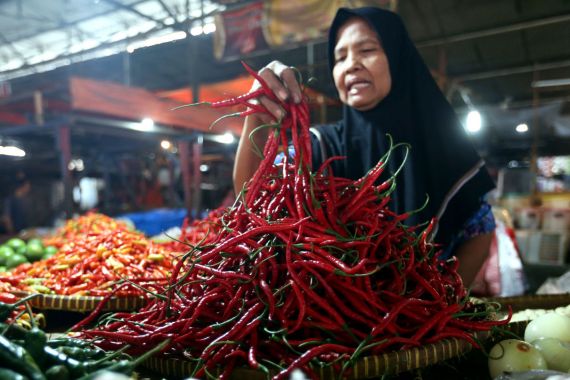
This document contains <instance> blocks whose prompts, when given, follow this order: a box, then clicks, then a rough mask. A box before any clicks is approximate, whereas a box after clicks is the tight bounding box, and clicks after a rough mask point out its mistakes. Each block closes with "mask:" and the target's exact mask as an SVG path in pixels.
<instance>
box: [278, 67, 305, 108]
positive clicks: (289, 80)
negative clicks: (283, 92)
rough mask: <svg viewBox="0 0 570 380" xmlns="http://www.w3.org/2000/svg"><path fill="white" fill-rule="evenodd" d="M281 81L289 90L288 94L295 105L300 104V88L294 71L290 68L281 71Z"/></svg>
mask: <svg viewBox="0 0 570 380" xmlns="http://www.w3.org/2000/svg"><path fill="white" fill-rule="evenodd" d="M280 76H281V79H282V80H283V82H284V83H285V86H286V87H287V88H288V90H289V94H290V96H291V98H292V99H293V101H294V102H295V103H299V102H301V86H300V85H299V82H298V81H297V75H296V74H295V70H294V69H293V68H291V67H285V68H284V69H283V70H282V71H281V75H280Z"/></svg>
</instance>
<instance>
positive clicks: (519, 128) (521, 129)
mask: <svg viewBox="0 0 570 380" xmlns="http://www.w3.org/2000/svg"><path fill="white" fill-rule="evenodd" d="M515 131H517V132H518V133H526V132H528V125H526V123H521V124H519V125H517V127H516V128H515Z"/></svg>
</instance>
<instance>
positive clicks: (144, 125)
mask: <svg viewBox="0 0 570 380" xmlns="http://www.w3.org/2000/svg"><path fill="white" fill-rule="evenodd" d="M135 129H137V130H139V131H141V132H150V131H152V130H153V129H154V120H152V119H151V118H150V117H145V118H144V119H142V120H141V122H140V123H139V124H138V125H137V126H136V127H135Z"/></svg>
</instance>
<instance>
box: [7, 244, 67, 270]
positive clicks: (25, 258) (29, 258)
mask: <svg viewBox="0 0 570 380" xmlns="http://www.w3.org/2000/svg"><path fill="white" fill-rule="evenodd" d="M56 253H57V248H56V247H54V246H52V245H47V246H44V244H43V243H42V241H41V240H40V239H30V240H28V241H27V242H25V241H24V240H22V239H19V238H12V239H10V240H8V241H7V242H6V243H4V244H2V245H0V272H5V271H7V270H10V269H13V268H15V267H17V266H18V265H20V264H25V263H32V262H35V261H38V260H43V259H47V258H49V257H51V256H53V255H55V254H56Z"/></svg>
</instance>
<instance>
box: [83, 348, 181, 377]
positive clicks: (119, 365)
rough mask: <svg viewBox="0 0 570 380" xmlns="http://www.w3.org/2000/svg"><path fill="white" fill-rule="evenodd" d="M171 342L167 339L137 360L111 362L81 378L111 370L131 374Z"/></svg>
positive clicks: (96, 375) (95, 375)
mask: <svg viewBox="0 0 570 380" xmlns="http://www.w3.org/2000/svg"><path fill="white" fill-rule="evenodd" d="M169 343H170V340H165V341H164V342H162V343H160V344H159V345H158V346H156V347H154V348H153V349H152V350H149V351H147V352H145V353H144V354H143V355H141V356H139V357H138V358H136V359H135V360H120V361H118V362H116V363H113V364H111V365H110V366H108V367H106V368H103V369H101V370H98V371H95V372H92V373H90V374H88V375H86V376H83V377H81V378H80V379H79V380H92V379H96V378H97V377H98V376H99V375H101V374H104V373H108V372H109V371H111V372H118V373H123V374H126V375H130V374H131V373H132V372H133V370H134V369H135V367H136V366H138V365H139V364H141V363H142V362H144V361H145V360H147V359H148V358H150V357H151V356H153V355H154V354H156V353H158V352H160V351H162V349H163V348H164V347H166V346H167V345H168V344H169Z"/></svg>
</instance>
